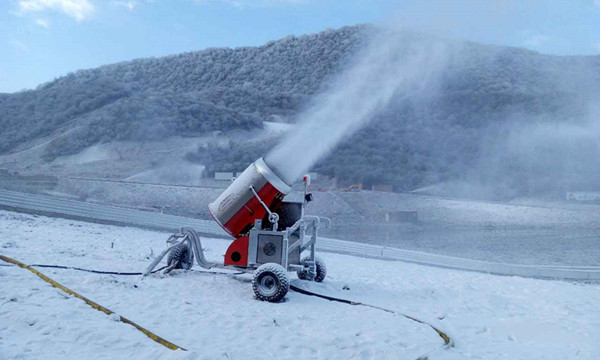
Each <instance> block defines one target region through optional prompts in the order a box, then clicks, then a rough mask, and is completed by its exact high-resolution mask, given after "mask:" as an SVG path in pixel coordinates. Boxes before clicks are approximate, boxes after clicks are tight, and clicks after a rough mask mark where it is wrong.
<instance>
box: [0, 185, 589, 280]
mask: <svg viewBox="0 0 600 360" xmlns="http://www.w3.org/2000/svg"><path fill="white" fill-rule="evenodd" d="M0 208H1V209H5V210H11V211H18V212H25V213H33V214H40V215H47V216H55V217H63V218H69V219H75V220H82V221H90V222H97V223H104V224H114V225H122V226H136V227H142V228H148V229H155V230H162V231H169V232H174V231H176V230H177V229H179V228H180V227H182V226H189V227H193V228H194V229H196V230H197V231H198V232H199V233H200V234H201V235H204V236H210V237H228V236H227V234H225V232H224V231H223V230H222V229H221V228H220V227H219V225H217V224H216V223H215V222H213V221H208V220H199V219H192V218H185V217H180V216H173V215H164V214H159V213H152V212H145V211H139V210H134V209H128V208H122V207H117V206H108V205H102V204H94V203H87V202H82V201H75V200H68V199H61V198H56V197H51V196H45V195H36V194H26V193H20V192H14V191H7V190H0ZM317 248H318V249H319V250H321V251H327V252H334V253H341V254H348V255H353V256H362V257H369V258H377V259H385V260H396V261H405V262H412V263H417V264H423V265H430V266H438V267H444V268H451V269H459V270H468V271H477V272H485V273H492V274H499V275H516V276H524V277H536V278H551V279H565V280H594V281H598V280H600V267H595V266H586V267H569V266H531V265H515V264H504V263H494V262H486V261H479V260H472V259H464V258H459V257H451V256H444V255H437V254H430V253H425V252H419V251H410V250H402V249H398V248H394V247H387V246H378V245H372V244H363V243H357V242H350V241H344V240H338V239H331V238H319V243H318V247H317Z"/></svg>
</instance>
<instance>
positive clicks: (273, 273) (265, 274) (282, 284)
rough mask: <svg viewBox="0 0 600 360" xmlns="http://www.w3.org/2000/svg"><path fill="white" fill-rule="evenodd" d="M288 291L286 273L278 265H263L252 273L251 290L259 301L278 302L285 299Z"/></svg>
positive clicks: (288, 282)
mask: <svg viewBox="0 0 600 360" xmlns="http://www.w3.org/2000/svg"><path fill="white" fill-rule="evenodd" d="M289 289H290V281H289V279H288V275H287V271H285V269H284V268H283V266H281V265H279V264H275V263H267V264H263V265H261V266H259V267H258V269H256V271H255V272H254V278H253V279H252V290H254V294H255V295H256V297H257V298H258V299H260V300H263V301H269V302H278V301H280V300H281V299H283V298H284V297H285V295H286V294H287V292H288V290H289Z"/></svg>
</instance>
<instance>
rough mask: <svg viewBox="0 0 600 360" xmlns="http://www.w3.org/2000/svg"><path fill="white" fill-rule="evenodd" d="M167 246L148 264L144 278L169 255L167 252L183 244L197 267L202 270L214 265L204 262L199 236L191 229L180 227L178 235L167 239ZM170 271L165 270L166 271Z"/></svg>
mask: <svg viewBox="0 0 600 360" xmlns="http://www.w3.org/2000/svg"><path fill="white" fill-rule="evenodd" d="M167 244H170V246H169V247H167V248H166V249H165V250H163V252H161V253H160V254H159V255H158V256H157V257H156V258H155V259H154V260H153V261H152V263H150V265H149V266H148V268H146V271H144V276H148V275H149V274H150V273H151V272H152V270H154V268H155V267H156V265H158V263H160V262H161V261H162V259H163V258H164V257H165V256H166V255H167V254H168V253H169V251H171V250H173V249H174V248H175V247H176V246H178V245H180V244H185V245H186V246H188V247H189V249H191V250H192V251H193V254H194V257H195V258H196V262H197V263H198V265H199V266H200V267H202V268H204V269H211V268H213V267H214V266H215V265H216V263H213V262H210V261H208V260H206V258H205V257H204V249H203V248H202V242H201V241H200V236H198V233H196V231H195V230H194V229H192V228H189V227H182V228H181V229H180V230H179V233H176V234H173V235H171V236H170V237H169V239H167ZM169 270H171V269H169V268H167V271H169Z"/></svg>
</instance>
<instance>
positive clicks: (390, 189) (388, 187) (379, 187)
mask: <svg viewBox="0 0 600 360" xmlns="http://www.w3.org/2000/svg"><path fill="white" fill-rule="evenodd" d="M371 190H373V191H384V192H394V187H393V186H392V185H383V184H374V185H373V186H372V187H371Z"/></svg>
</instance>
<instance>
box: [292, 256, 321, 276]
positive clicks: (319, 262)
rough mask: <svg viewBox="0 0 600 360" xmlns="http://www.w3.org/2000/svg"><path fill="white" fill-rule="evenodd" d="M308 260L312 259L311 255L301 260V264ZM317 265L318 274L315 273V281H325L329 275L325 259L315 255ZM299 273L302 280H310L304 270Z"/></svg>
mask: <svg viewBox="0 0 600 360" xmlns="http://www.w3.org/2000/svg"><path fill="white" fill-rule="evenodd" d="M308 260H310V256H306V257H304V258H303V259H302V260H300V264H304V262H305V261H308ZM315 265H317V274H316V275H315V277H314V279H313V281H315V282H323V280H325V277H326V276H327V266H326V265H325V261H323V259H321V258H320V257H319V256H315ZM297 274H298V279H300V280H310V279H309V278H308V277H307V276H306V274H305V273H304V272H302V271H297Z"/></svg>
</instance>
